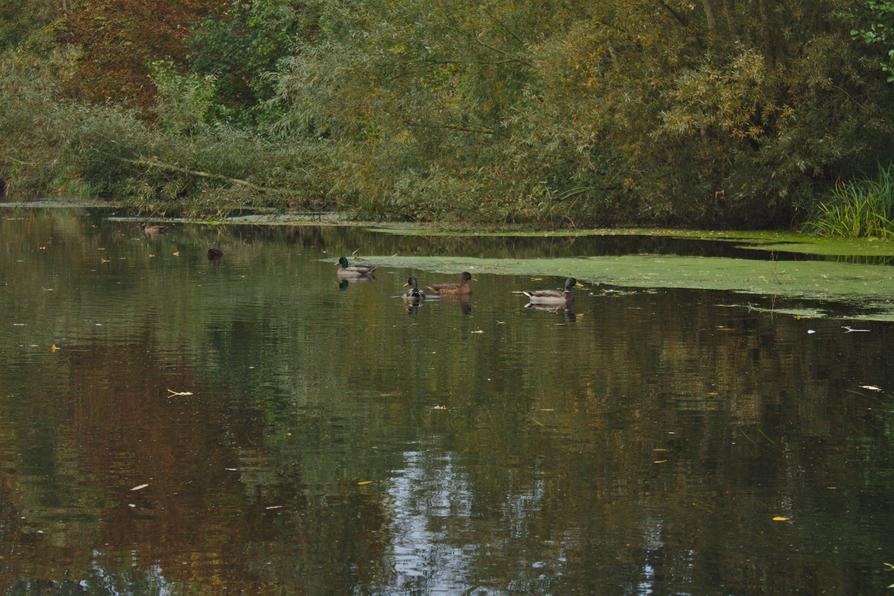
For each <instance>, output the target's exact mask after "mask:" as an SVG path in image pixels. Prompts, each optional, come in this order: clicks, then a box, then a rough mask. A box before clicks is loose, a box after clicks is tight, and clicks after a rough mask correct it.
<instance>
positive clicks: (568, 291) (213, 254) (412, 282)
mask: <svg viewBox="0 0 894 596" xmlns="http://www.w3.org/2000/svg"><path fill="white" fill-rule="evenodd" d="M142 228H143V235H144V236H146V237H147V238H155V237H156V236H158V235H159V234H162V233H164V232H165V231H166V228H167V226H163V225H156V224H149V223H144V224H143V225H142ZM223 254H224V253H223V251H222V250H221V249H220V248H218V247H216V246H212V247H211V248H209V249H208V260H211V261H216V260H218V259H220V258H221V257H223ZM375 270H376V266H375V265H370V264H368V263H353V264H352V263H351V262H350V261H348V258H347V257H340V258H339V259H338V272H337V274H338V278H339V279H340V280H342V281H343V282H347V281H348V280H355V281H358V280H366V279H372V278H373V273H374V272H375ZM472 281H475V279H474V278H473V277H472V274H471V273H469V272H468V271H463V272H462V274H461V275H460V276H459V281H458V282H456V283H445V284H432V285H430V286H427V287H426V289H427V290H429V292H430V293H431V294H432V295H435V296H457V297H460V298H464V297H468V296H469V295H470V294H471V293H472V286H471V285H469V282H472ZM404 287H405V288H409V289H407V290H406V291H405V292H404V293H403V294H402V296H403V299H404V301H405V302H407V303H408V304H417V305H418V304H419V303H420V302H422V301H423V300H425V291H424V290H420V289H419V281H418V280H417V279H416V278H415V277H414V276H412V275H411V276H410V277H409V278H407V283H405V284H404ZM575 287H583V286H581V284H579V283H578V282H577V280H576V279H574V278H573V277H569V278H568V279H566V280H565V289H564V290H531V291H527V292H522V293H523V294H524V295H525V296H527V297H528V303H529V304H528V306H542V307H555V308H566V309H571V308H572V307H573V305H574V288H575Z"/></svg>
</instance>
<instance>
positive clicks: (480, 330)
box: [472, 329, 484, 333]
mask: <svg viewBox="0 0 894 596" xmlns="http://www.w3.org/2000/svg"><path fill="white" fill-rule="evenodd" d="M472 333H484V330H483V329H478V330H477V331H473V332H472Z"/></svg>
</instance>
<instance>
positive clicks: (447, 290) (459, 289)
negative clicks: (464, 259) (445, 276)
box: [428, 271, 474, 296]
mask: <svg viewBox="0 0 894 596" xmlns="http://www.w3.org/2000/svg"><path fill="white" fill-rule="evenodd" d="M470 281H474V280H473V279H472V274H471V273H469V272H468V271H463V274H462V275H460V276H459V283H455V284H436V285H431V286H428V289H429V290H431V291H432V292H434V293H435V294H438V295H439V296H445V295H452V294H463V295H465V294H471V293H472V286H470V285H469V282H470Z"/></svg>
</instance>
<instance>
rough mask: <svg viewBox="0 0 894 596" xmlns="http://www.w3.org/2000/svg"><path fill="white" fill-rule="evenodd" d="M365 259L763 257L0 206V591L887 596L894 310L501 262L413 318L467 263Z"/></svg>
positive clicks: (893, 472)
mask: <svg viewBox="0 0 894 596" xmlns="http://www.w3.org/2000/svg"><path fill="white" fill-rule="evenodd" d="M625 243H626V244H625ZM212 245H216V246H219V247H220V248H221V249H222V250H223V251H224V253H225V254H224V257H223V258H222V259H220V260H219V261H209V260H208V259H207V257H206V251H207V249H208V247H209V246H212ZM355 249H359V250H361V251H362V253H363V254H379V255H388V254H394V253H398V254H409V255H412V254H422V255H426V254H441V255H449V254H458V255H467V256H513V257H525V256H537V257H544V256H569V255H590V254H597V253H598V254H603V253H607V254H624V253H626V252H634V253H635V252H639V251H643V250H646V251H650V252H667V253H672V254H686V255H716V254H722V255H723V256H741V257H743V258H770V257H769V255H761V254H759V253H754V252H753V251H752V252H749V251H741V252H742V253H747V254H742V255H737V254H736V253H735V252H730V251H735V250H736V249H733V248H731V247H729V246H724V245H722V244H720V243H697V242H695V241H673V240H668V239H637V240H633V241H631V240H629V239H626V240H622V239H604V238H603V239H598V240H594V239H573V240H572V239H549V240H542V239H538V240H532V239H518V238H514V239H513V238H480V239H468V238H438V239H420V238H401V237H397V236H389V235H383V234H373V233H369V232H364V231H362V230H359V229H356V228H336V227H328V228H327V227H287V228H286V227H283V228H250V227H232V228H224V227H218V228H212V227H199V226H175V227H174V228H173V229H172V230H171V231H170V232H169V233H167V234H163V235H160V236H158V237H157V238H151V239H150V238H146V237H144V235H143V234H142V232H141V230H140V228H139V226H138V224H136V223H126V222H115V223H113V222H109V221H107V220H105V219H103V217H102V213H99V212H87V213H73V212H66V211H60V210H52V211H43V210H10V209H8V210H0V589H2V590H4V591H7V592H12V593H21V592H29V591H36V590H39V589H47V590H52V591H67V592H74V591H78V590H85V591H90V592H146V591H149V592H155V593H158V592H163V593H197V592H204V593H213V592H221V591H224V590H227V591H233V592H235V591H240V590H241V591H246V592H259V591H264V592H267V591H282V592H287V593H295V592H297V593H305V592H306V593H320V592H333V593H348V592H361V593H367V592H378V593H381V592H409V591H424V592H461V591H472V592H476V593H477V592H478V591H489V592H504V591H539V592H552V593H557V594H562V593H573V592H579V593H648V592H656V593H668V592H673V593H693V594H702V593H742V594H746V593H749V594H750V593H756V592H773V593H796V592H800V593H811V594H817V593H841V594H861V593H862V594H865V593H876V594H878V593H883V592H884V591H885V590H886V589H887V587H888V586H889V585H890V584H892V583H894V570H892V569H894V568H892V566H891V565H888V564H889V563H891V564H894V500H892V499H891V495H892V492H894V403H892V398H894V392H892V391H891V390H892V389H894V364H892V358H891V357H890V354H891V352H892V347H894V324H892V323H885V322H877V321H876V322H866V321H864V322H861V323H860V324H856V323H852V322H848V321H846V320H844V321H843V320H836V319H821V320H808V319H799V318H796V317H793V316H786V315H778V314H773V313H763V312H757V311H754V310H748V309H745V308H737V307H730V305H731V304H735V303H740V304H741V303H742V302H743V301H742V299H741V298H740V297H737V296H733V295H731V294H729V293H727V292H720V291H700V290H684V289H660V290H650V289H636V290H625V289H623V288H605V287H588V288H586V289H582V290H578V291H577V292H578V294H577V301H576V304H575V310H574V315H573V316H570V315H569V314H568V313H562V312H559V313H556V312H549V311H539V310H534V309H525V308H524V304H525V300H524V297H523V296H521V295H519V294H517V293H515V292H517V291H519V290H523V289H531V288H554V287H558V286H560V285H561V283H562V279H561V278H560V277H552V278H551V277H544V278H537V279H532V278H531V277H530V276H507V275H502V276H498V275H486V274H481V275H476V278H477V279H476V281H475V282H473V285H474V292H473V295H472V297H471V300H470V301H469V302H468V303H462V302H451V301H447V300H442V301H434V300H433V301H426V302H425V303H423V304H422V305H421V306H420V307H419V308H418V309H410V310H408V309H407V307H406V306H405V305H404V303H403V301H402V300H400V299H399V298H397V297H396V296H398V294H399V293H400V290H401V285H402V283H403V281H404V280H405V279H406V277H407V275H408V274H410V273H413V274H415V275H416V276H417V277H419V279H420V281H421V282H422V283H423V285H425V284H427V283H433V282H437V281H442V280H446V281H450V280H451V278H452V277H453V276H445V275H439V274H435V273H428V272H426V271H422V270H407V269H388V268H382V269H380V271H378V272H377V274H376V279H375V280H374V281H370V282H366V283H355V284H349V285H348V287H347V288H340V287H339V283H338V280H337V279H336V275H335V265H334V261H335V259H337V258H338V256H340V255H342V254H350V253H351V252H352V251H354V250H355ZM754 299H755V300H758V298H754ZM760 300H764V301H765V302H766V301H770V300H771V298H761V299H760ZM842 325H851V326H852V327H859V328H861V329H867V330H868V331H866V332H847V331H846V330H844V329H842ZM811 331H812V332H813V333H810V332H811ZM876 388H878V389H881V390H880V391H876V390H875V389H876ZM173 392H176V393H177V395H173V394H172V393H173ZM774 518H776V519H774Z"/></svg>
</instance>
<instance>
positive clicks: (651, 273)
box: [368, 255, 894, 321]
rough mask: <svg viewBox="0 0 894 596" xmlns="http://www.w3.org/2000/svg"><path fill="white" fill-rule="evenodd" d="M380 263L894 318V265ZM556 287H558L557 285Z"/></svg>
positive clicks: (720, 260) (652, 258) (634, 259)
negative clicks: (706, 293)
mask: <svg viewBox="0 0 894 596" xmlns="http://www.w3.org/2000/svg"><path fill="white" fill-rule="evenodd" d="M368 258H369V260H370V261H371V262H375V263H377V264H379V265H381V266H387V267H401V268H407V269H420V270H423V271H431V272H437V273H460V272H462V271H471V272H473V273H490V274H505V275H536V276H557V277H568V276H571V277H576V278H577V279H578V280H580V281H585V282H591V283H603V284H609V285H616V286H624V287H630V288H692V289H704V290H727V291H733V292H741V293H745V294H759V295H765V296H777V297H780V298H791V299H806V300H815V301H820V302H824V303H829V304H830V306H833V305H839V306H840V305H845V306H848V307H851V308H853V309H856V310H857V311H858V314H857V316H856V317H854V318H864V319H871V320H886V321H891V320H894V267H891V266H886V265H858V264H849V263H843V262H836V261H772V260H766V261H763V260H753V259H733V258H725V257H688V256H675V255H625V256H598V257H580V258H561V259H524V260H513V259H481V258H466V257H422V256H413V257H402V256H390V257H385V256H381V257H372V256H371V257H368ZM554 285H555V284H554Z"/></svg>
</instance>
